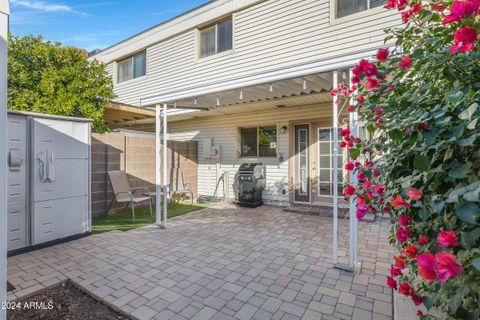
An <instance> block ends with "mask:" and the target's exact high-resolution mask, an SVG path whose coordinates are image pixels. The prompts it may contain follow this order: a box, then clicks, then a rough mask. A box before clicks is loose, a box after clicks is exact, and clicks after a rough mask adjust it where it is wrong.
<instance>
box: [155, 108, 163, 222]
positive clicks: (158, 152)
mask: <svg viewBox="0 0 480 320" xmlns="http://www.w3.org/2000/svg"><path fill="white" fill-rule="evenodd" d="M161 114H162V109H161V106H160V105H156V106H155V192H156V197H155V200H156V201H155V224H156V225H157V226H160V224H161V220H162V218H161V212H162V201H161V200H162V186H161V184H162V181H161V170H162V140H161V131H162V127H161V125H162V123H161V121H162V117H161Z"/></svg>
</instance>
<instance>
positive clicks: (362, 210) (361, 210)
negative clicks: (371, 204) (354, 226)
mask: <svg viewBox="0 0 480 320" xmlns="http://www.w3.org/2000/svg"><path fill="white" fill-rule="evenodd" d="M367 212H368V206H367V205H366V204H364V203H362V204H358V205H357V210H355V216H356V217H357V219H358V220H361V219H363V217H365V215H366V214H367Z"/></svg>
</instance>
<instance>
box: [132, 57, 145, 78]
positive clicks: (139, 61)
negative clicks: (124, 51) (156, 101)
mask: <svg viewBox="0 0 480 320" xmlns="http://www.w3.org/2000/svg"><path fill="white" fill-rule="evenodd" d="M146 74H147V53H146V52H145V51H143V52H140V53H137V54H136V55H134V56H133V77H134V78H137V77H141V76H144V75H146Z"/></svg>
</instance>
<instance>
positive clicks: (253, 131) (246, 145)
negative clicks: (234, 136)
mask: <svg viewBox="0 0 480 320" xmlns="http://www.w3.org/2000/svg"><path fill="white" fill-rule="evenodd" d="M240 138H241V156H242V157H259V158H275V157H276V156H277V127H276V126H269V127H255V128H241V129H240Z"/></svg>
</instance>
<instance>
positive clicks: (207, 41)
mask: <svg viewBox="0 0 480 320" xmlns="http://www.w3.org/2000/svg"><path fill="white" fill-rule="evenodd" d="M212 54H215V26H213V27H210V28H208V29H206V30H203V31H202V32H201V34H200V56H202V57H207V56H211V55H212Z"/></svg>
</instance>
